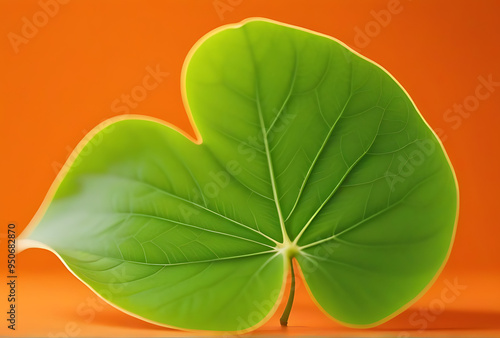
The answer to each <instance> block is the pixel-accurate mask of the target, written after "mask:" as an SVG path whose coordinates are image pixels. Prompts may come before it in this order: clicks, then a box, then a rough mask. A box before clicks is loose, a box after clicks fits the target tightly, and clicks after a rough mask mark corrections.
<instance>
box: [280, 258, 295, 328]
mask: <svg viewBox="0 0 500 338" xmlns="http://www.w3.org/2000/svg"><path fill="white" fill-rule="evenodd" d="M290 268H291V271H292V285H290V294H289V295H288V302H287V303H286V307H285V311H283V314H282V315H281V318H280V324H281V326H287V324H288V317H289V316H290V311H291V310H292V304H293V298H294V296H295V273H294V272H293V262H292V258H290Z"/></svg>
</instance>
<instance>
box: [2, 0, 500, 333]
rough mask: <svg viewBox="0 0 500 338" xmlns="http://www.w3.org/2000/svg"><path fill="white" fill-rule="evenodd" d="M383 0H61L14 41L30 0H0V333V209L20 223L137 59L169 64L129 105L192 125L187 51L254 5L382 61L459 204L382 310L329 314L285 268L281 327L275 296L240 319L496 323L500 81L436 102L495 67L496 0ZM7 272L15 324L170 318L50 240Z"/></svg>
mask: <svg viewBox="0 0 500 338" xmlns="http://www.w3.org/2000/svg"><path fill="white" fill-rule="evenodd" d="M61 1H62V0H61ZM394 1H396V0H391V1H388V0H371V1H362V2H354V1H349V0H342V1H341V0H335V1H315V0H307V1H290V0H287V1H269V0H258V1H257V0H216V1H213V0H193V1H178V0H175V1H173V0H171V1H165V0H163V1H159V0H158V1H153V0H149V1H144V0H142V1H118V0H116V1H103V0H92V1H90V0H87V1H83V0H73V1H70V2H69V3H68V4H64V5H60V6H59V9H58V12H57V13H56V14H55V15H54V17H51V18H50V19H49V20H48V22H47V24H46V25H45V26H43V27H40V28H39V29H38V32H37V33H36V34H35V36H33V37H32V38H30V39H28V43H26V44H21V45H20V46H19V51H18V53H15V51H14V48H13V47H12V45H11V43H10V42H9V35H8V34H9V32H14V33H15V34H21V29H22V26H23V24H24V23H23V17H26V18H28V19H29V20H30V21H31V22H32V21H33V19H32V18H33V15H36V13H38V12H39V11H40V10H41V5H40V2H38V1H36V0H29V1H19V0H8V1H7V0H2V1H1V2H0V6H1V7H0V36H1V39H0V48H1V60H0V61H1V62H0V74H1V81H0V93H1V94H0V104H1V106H0V107H1V115H0V116H1V117H0V119H1V120H0V128H1V132H0V135H1V138H2V141H1V143H0V146H1V153H0V154H1V159H2V160H1V165H0V168H1V175H0V180H1V195H0V198H1V203H0V206H1V209H0V211H1V219H0V228H1V232H0V233H1V235H2V236H1V248H0V266H1V271H2V277H1V278H2V279H1V280H2V282H1V284H0V313H2V315H1V316H0V318H1V320H0V323H1V324H0V325H1V327H0V334H1V335H12V332H11V331H8V330H7V329H6V322H5V319H4V318H5V317H6V315H5V314H4V313H5V311H7V304H6V295H7V292H8V290H7V288H6V285H5V282H6V280H5V277H3V276H5V275H6V259H7V257H6V252H7V251H6V248H5V231H6V228H7V225H8V223H9V222H14V223H15V224H16V225H17V231H18V234H19V233H20V232H21V230H22V229H23V228H24V227H25V226H26V225H27V224H28V222H29V221H30V219H31V218H32V216H33V215H34V214H35V212H36V210H37V209H38V207H39V206H40V204H41V202H42V200H43V198H44V196H45V194H46V192H47V191H48V189H49V187H50V185H51V183H52V181H53V180H54V178H55V177H56V174H57V169H56V168H60V167H61V165H62V164H63V163H64V161H65V160H66V159H67V158H68V156H69V154H70V151H71V150H72V149H73V148H74V147H75V146H76V145H77V143H78V142H79V141H80V140H81V139H82V138H83V137H84V135H85V134H86V132H88V131H90V130H91V129H92V128H93V127H94V126H96V125H97V124H99V123H100V122H102V121H103V120H105V119H107V118H110V117H113V116H116V115H117V112H116V109H115V110H113V109H112V107H111V104H112V102H113V101H114V100H115V99H117V98H120V96H121V95H122V94H130V91H131V90H132V88H134V87H135V86H137V85H140V84H141V82H142V79H143V77H144V76H145V75H146V74H147V73H146V67H147V66H150V67H153V68H154V67H155V66H156V65H157V64H158V65H160V69H161V70H162V71H165V72H168V73H169V76H168V77H167V78H166V79H165V80H164V81H163V82H162V83H161V84H160V85H159V86H158V88H157V89H155V90H152V91H150V92H148V96H147V98H146V99H145V100H144V101H142V102H140V103H139V104H138V106H137V107H136V108H135V109H133V110H131V113H134V114H143V115H148V116H153V117H156V118H160V119H163V120H165V121H168V122H170V123H172V124H174V125H176V126H179V127H180V128H182V129H185V130H187V131H188V132H190V133H192V129H191V127H190V125H189V121H188V118H187V116H186V114H185V111H184V108H183V105H182V102H181V96H180V71H181V67H182V64H183V61H184V58H185V56H186V54H187V53H188V51H189V50H190V48H191V47H192V45H193V44H194V43H195V42H196V41H197V40H198V39H199V38H201V37H202V36H203V35H204V34H206V33H207V32H209V31H210V30H212V29H214V28H216V27H218V26H220V25H222V24H226V23H235V22H238V21H240V20H242V19H245V18H247V17H252V16H262V17H267V18H270V19H275V20H279V21H282V22H285V23H289V24H293V25H298V26H302V27H305V28H308V29H311V30H315V31H318V32H321V33H324V34H327V35H331V36H333V37H336V38H338V39H340V40H341V41H344V42H345V43H346V44H348V45H349V46H351V47H353V48H354V49H356V50H358V51H359V52H361V53H362V54H364V55H365V56H367V57H369V58H371V59H372V60H374V61H376V62H378V63H379V64H381V65H382V66H384V67H385V68H386V69H387V70H388V71H389V72H391V73H392V74H393V75H394V76H395V77H396V78H397V79H398V80H399V81H400V82H401V83H402V85H403V86H404V87H405V88H406V89H407V91H408V92H409V93H410V95H411V96H412V98H413V99H414V101H415V103H416V104H417V106H418V108H419V109H420V111H421V112H422V114H423V116H424V117H425V119H426V120H427V121H428V122H429V124H430V125H431V126H432V127H433V128H434V129H439V134H440V135H441V136H442V138H443V140H444V145H445V147H446V149H447V151H448V154H449V156H450V158H451V161H452V163H453V165H454V167H455V170H456V173H457V177H458V181H459V187H460V195H461V197H460V198H461V201H460V203H461V206H460V217H459V223H458V230H457V236H456V242H455V246H454V249H453V251H452V254H451V257H450V260H449V262H448V264H447V266H446V268H445V269H444V271H443V273H442V275H441V277H440V278H439V279H438V280H437V282H436V283H435V284H434V286H433V287H432V288H431V289H430V290H429V292H428V293H427V294H426V295H425V296H424V297H423V298H421V299H420V300H419V301H418V302H417V303H416V304H414V305H413V306H412V307H411V308H410V309H408V310H407V311H405V312H403V313H402V314H400V315H399V316H397V317H396V318H394V319H392V320H391V321H389V322H387V323H385V324H383V325H381V326H379V327H377V328H374V329H370V330H354V329H348V328H345V327H342V326H341V325H340V324H337V323H335V322H333V321H331V320H329V319H328V318H327V317H326V316H325V315H324V314H322V313H321V312H320V310H318V309H317V308H316V307H315V306H314V304H313V303H312V301H311V300H310V299H309V297H308V295H307V294H306V292H305V289H304V287H303V285H302V284H301V283H300V281H299V286H298V289H297V297H296V301H295V304H294V307H293V309H292V314H291V317H290V327H289V328H288V329H287V330H285V331H283V330H281V329H280V328H279V321H278V318H279V315H280V314H281V311H282V309H283V307H284V304H282V305H281V307H280V309H278V312H277V314H276V315H275V316H274V317H273V318H272V319H271V320H270V321H269V322H268V323H266V324H265V325H264V326H263V327H262V328H260V329H259V330H257V331H256V332H254V333H255V334H271V333H278V334H328V335H337V334H338V335H381V334H389V335H396V336H397V335H400V336H406V335H441V334H470V335H492V334H494V335H500V288H499V286H500V272H499V268H500V245H498V242H499V238H500V226H499V225H500V224H499V221H498V219H499V217H498V215H497V213H498V211H499V209H498V192H499V191H500V185H499V179H498V166H499V164H500V162H499V160H498V155H499V154H498V151H497V148H498V146H499V145H500V144H499V142H498V133H499V132H498V128H499V126H500V124H499V122H500V114H499V108H500V86H496V87H493V88H492V92H490V95H489V97H488V98H485V99H481V100H476V102H479V103H478V107H475V109H474V110H473V111H472V112H470V116H467V117H460V118H457V116H459V115H456V114H454V113H452V115H446V114H449V113H446V111H447V110H448V109H452V108H453V105H454V104H462V103H464V102H466V103H469V104H471V102H472V103H473V102H474V99H473V98H471V96H474V95H475V90H476V87H477V86H478V85H479V84H480V81H479V77H481V76H482V77H483V78H485V79H487V78H488V76H492V78H493V80H494V81H496V82H500V62H499V60H500V43H499V40H498V39H499V33H500V19H499V13H500V2H498V1H458V0H454V1H424V0H421V1H410V0H400V5H399V6H397V9H398V10H399V12H398V13H393V14H391V18H390V19H387V17H385V19H386V22H383V23H384V25H383V26H382V25H381V24H380V23H377V21H375V16H374V13H375V12H380V11H381V10H387V9H390V8H392V7H391V6H392V5H391V4H392V3H394ZM41 2H42V3H43V2H50V0H42V1H41ZM214 4H222V5H221V6H223V5H224V4H225V6H226V7H225V8H226V11H225V12H223V13H222V15H221V16H219V14H218V12H217V10H216V9H215V7H214ZM373 11H375V12H373ZM375 15H376V14H375ZM356 27H357V29H359V30H362V31H365V32H366V30H365V29H368V33H370V34H371V35H372V36H371V37H370V36H368V38H369V39H370V41H369V42H368V43H366V40H367V39H365V41H364V42H363V45H361V43H360V42H359V41H358V40H356V39H355V37H356V34H357V33H356V30H355V29H356ZM377 27H378V30H377ZM4 257H5V258H4ZM17 273H18V275H19V276H20V277H19V279H18V285H17V295H18V302H17V309H18V313H17V330H16V332H15V333H16V334H17V335H21V336H26V335H37V336H47V335H51V336H59V337H64V336H75V335H79V336H89V335H90V336H92V335H94V336H95V335H101V336H105V335H115V336H116V335H124V336H141V335H142V336H144V335H145V336H148V335H154V336H165V335H167V336H168V335H177V336H178V335H183V334H184V333H183V332H179V331H175V330H166V329H163V328H160V327H156V326H154V325H152V324H148V323H144V322H141V321H140V320H138V319H135V318H132V317H130V316H128V315H126V314H123V313H121V312H120V311H118V310H116V309H114V308H112V307H111V306H109V305H106V304H102V302H100V301H99V300H98V299H97V297H96V296H95V295H94V294H93V293H92V292H91V291H90V290H89V289H87V288H86V287H85V286H84V285H83V284H81V283H80V282H79V281H78V280H76V278H74V277H73V276H72V275H71V274H70V273H69V272H68V271H67V270H66V269H65V268H64V267H63V265H62V263H61V262H59V261H58V259H57V258H56V257H55V256H54V255H52V254H51V253H49V252H46V251H43V250H38V249H31V250H28V251H26V252H23V253H21V254H20V255H19V256H18V257H17ZM455 279H457V282H458V283H459V284H461V285H465V286H467V288H466V289H464V290H461V291H460V292H459V293H460V294H459V295H458V296H457V297H456V299H454V300H453V301H450V302H444V300H443V298H442V292H443V290H445V289H446V287H447V286H446V285H447V284H446V281H449V282H453V281H454V280H455ZM4 280H5V282H4ZM92 304H94V305H92ZM440 306H442V307H444V311H442V308H440ZM436 309H437V310H436ZM429 311H431V312H429ZM432 311H435V313H437V314H436V315H432ZM441 312H442V313H441ZM423 318H427V319H425V320H424V319H423ZM424 324H425V325H426V326H427V327H426V330H425V331H422V330H421V329H422V328H423V327H424Z"/></svg>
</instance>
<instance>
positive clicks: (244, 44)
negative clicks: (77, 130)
mask: <svg viewBox="0 0 500 338" xmlns="http://www.w3.org/2000/svg"><path fill="white" fill-rule="evenodd" d="M183 77H185V78H183V81H185V86H184V85H183V90H185V93H184V95H185V99H186V102H187V104H188V106H189V107H187V108H188V110H190V111H191V112H192V117H193V119H194V123H195V127H196V128H197V130H198V132H199V135H200V136H199V138H198V140H196V141H193V140H191V139H189V138H188V137H186V136H185V135H184V134H181V133H180V132H178V131H176V130H174V129H172V128H170V127H168V126H166V125H165V124H164V123H162V122H159V121H153V120H152V119H148V118H146V117H144V118H140V117H135V118H125V119H123V118H122V119H119V120H118V121H116V120H115V121H114V122H113V123H111V124H109V123H108V124H106V126H101V127H98V128H97V129H96V131H94V132H93V133H92V138H91V140H90V141H89V142H88V143H87V144H85V146H84V147H83V148H82V149H81V151H80V152H78V154H77V156H76V158H75V161H74V162H73V163H68V167H69V170H63V172H62V173H61V174H60V176H59V178H60V179H59V180H58V182H56V183H55V185H54V189H53V191H54V193H49V195H48V196H47V199H46V203H47V204H48V207H47V208H42V209H41V210H42V212H41V214H40V215H41V216H40V217H37V218H35V220H34V221H33V225H37V226H36V227H34V228H32V229H33V230H32V231H30V232H29V234H25V235H24V236H23V237H25V238H24V239H23V240H22V244H23V246H26V247H29V246H35V247H44V248H47V249H50V250H52V251H53V252H55V253H56V254H57V255H58V256H59V257H60V258H61V259H62V260H63V261H64V263H65V264H66V265H67V267H68V268H69V269H70V270H71V271H72V272H73V273H74V274H75V275H76V276H77V277H78V278H80V279H81V280H82V281H83V282H84V283H86V284H87V285H88V286H89V287H90V288H91V289H92V290H94V291H95V292H97V293H98V294H99V295H101V296H102V297H103V298H105V299H106V300H108V301H109V302H110V303H111V304H113V305H115V306H116V307H118V308H120V309H122V310H124V311H127V312H128V313H131V314H133V315H136V316H138V317H140V318H143V319H145V320H148V321H152V322H155V323H159V324H163V325H166V326H170V327H176V328H184V329H193V330H217V331H239V332H241V331H246V330H249V329H252V328H255V327H256V326H258V325H261V324H262V323H263V322H264V321H265V320H266V319H267V318H269V317H270V316H271V315H272V314H273V313H274V311H275V310H276V307H277V305H278V304H279V302H280V300H281V297H282V295H283V292H284V281H285V280H286V275H287V274H288V272H289V269H290V261H291V260H292V259H296V260H297V262H298V265H299V267H300V270H301V273H302V275H303V278H304V279H305V281H306V283H307V285H308V288H309V290H310V293H311V295H312V296H313V297H314V299H315V301H316V302H317V304H318V305H319V306H320V307H321V308H322V309H323V310H324V311H325V312H326V313H327V314H328V315H330V316H332V317H333V318H335V319H336V320H338V321H340V322H343V323H345V324H346V325H354V326H373V325H376V324H378V323H380V322H382V321H384V320H387V319H388V318H390V317H391V316H394V315H395V314H396V313H399V312H400V311H402V310H403V309H405V308H406V307H408V306H409V304H410V303H411V302H412V300H414V299H415V298H416V297H417V296H418V295H420V294H421V293H422V292H423V291H424V290H425V289H426V288H427V287H428V286H429V285H430V283H431V282H432V281H433V280H434V279H435V278H436V276H437V274H438V273H439V272H440V270H441V268H442V266H443V264H444V261H445V260H446V258H447V256H448V254H449V250H450V246H451V243H452V240H453V235H454V231H455V220H456V216H457V186H456V181H455V177H454V173H453V170H452V168H451V165H450V163H449V160H448V158H447V156H446V154H445V152H444V150H443V147H442V145H441V144H440V142H439V141H438V140H437V138H436V136H435V135H434V134H433V132H432V131H431V129H430V128H429V126H428V125H427V124H426V123H425V121H424V120H423V118H422V117H421V115H420V114H419V113H418V111H417V109H416V108H415V106H414V104H413V102H412V101H411V99H410V98H409V97H408V94H407V93H406V92H405V91H404V90H403V89H402V87H401V86H400V85H399V84H398V83H397V82H396V81H395V80H394V79H393V78H392V77H391V76H390V75H389V74H388V73H387V72H386V71H385V70H383V69H382V68H381V67H380V66H378V65H376V64H374V63H373V62H371V61H369V60H367V59H366V58H364V57H362V56H360V55H358V54H357V53H355V52H353V51H352V50H350V49H348V48H347V47H345V46H344V45H343V44H341V43H339V42H338V41H336V40H333V39H332V38H329V37H326V36H322V35H319V34H316V33H312V32H309V31H305V30H302V29H298V28H294V27H290V26H287V25H283V24H279V23H276V22H271V21H268V20H248V21H246V22H244V23H243V24H240V25H232V26H227V27H223V28H222V29H219V30H217V31H215V32H213V33H211V34H209V36H207V37H206V38H204V39H203V40H202V41H201V42H200V43H198V44H197V46H196V47H195V48H194V51H193V53H192V54H191V56H190V58H188V60H187V61H186V68H185V72H184V75H183ZM45 209H46V210H45ZM291 296H292V297H293V292H292V294H291ZM289 306H291V302H290V304H289ZM287 308H288V309H289V307H287ZM284 317H285V319H286V317H287V314H285V316H284ZM292 318H293V317H292Z"/></svg>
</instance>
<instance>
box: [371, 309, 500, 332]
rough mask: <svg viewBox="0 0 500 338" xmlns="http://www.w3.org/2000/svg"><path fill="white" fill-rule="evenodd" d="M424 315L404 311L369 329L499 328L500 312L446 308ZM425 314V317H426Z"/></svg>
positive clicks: (417, 312)
mask: <svg viewBox="0 0 500 338" xmlns="http://www.w3.org/2000/svg"><path fill="white" fill-rule="evenodd" d="M425 313H426V315H424V314H423V313H422V312H419V310H418V309H416V310H415V311H406V312H405V313H404V314H401V315H400V316H397V317H396V318H393V319H392V320H390V321H388V322H386V323H384V324H382V325H380V326H377V327H375V328H372V329H371V330H375V331H383V330H390V331H392V330H402V331H411V332H415V331H420V332H423V331H428V330H492V329H500V312H499V311H485V310H455V309H450V310H446V311H444V312H443V313H441V314H437V315H433V314H431V313H429V311H428V310H427V311H426V312H425ZM426 316H427V317H426Z"/></svg>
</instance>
